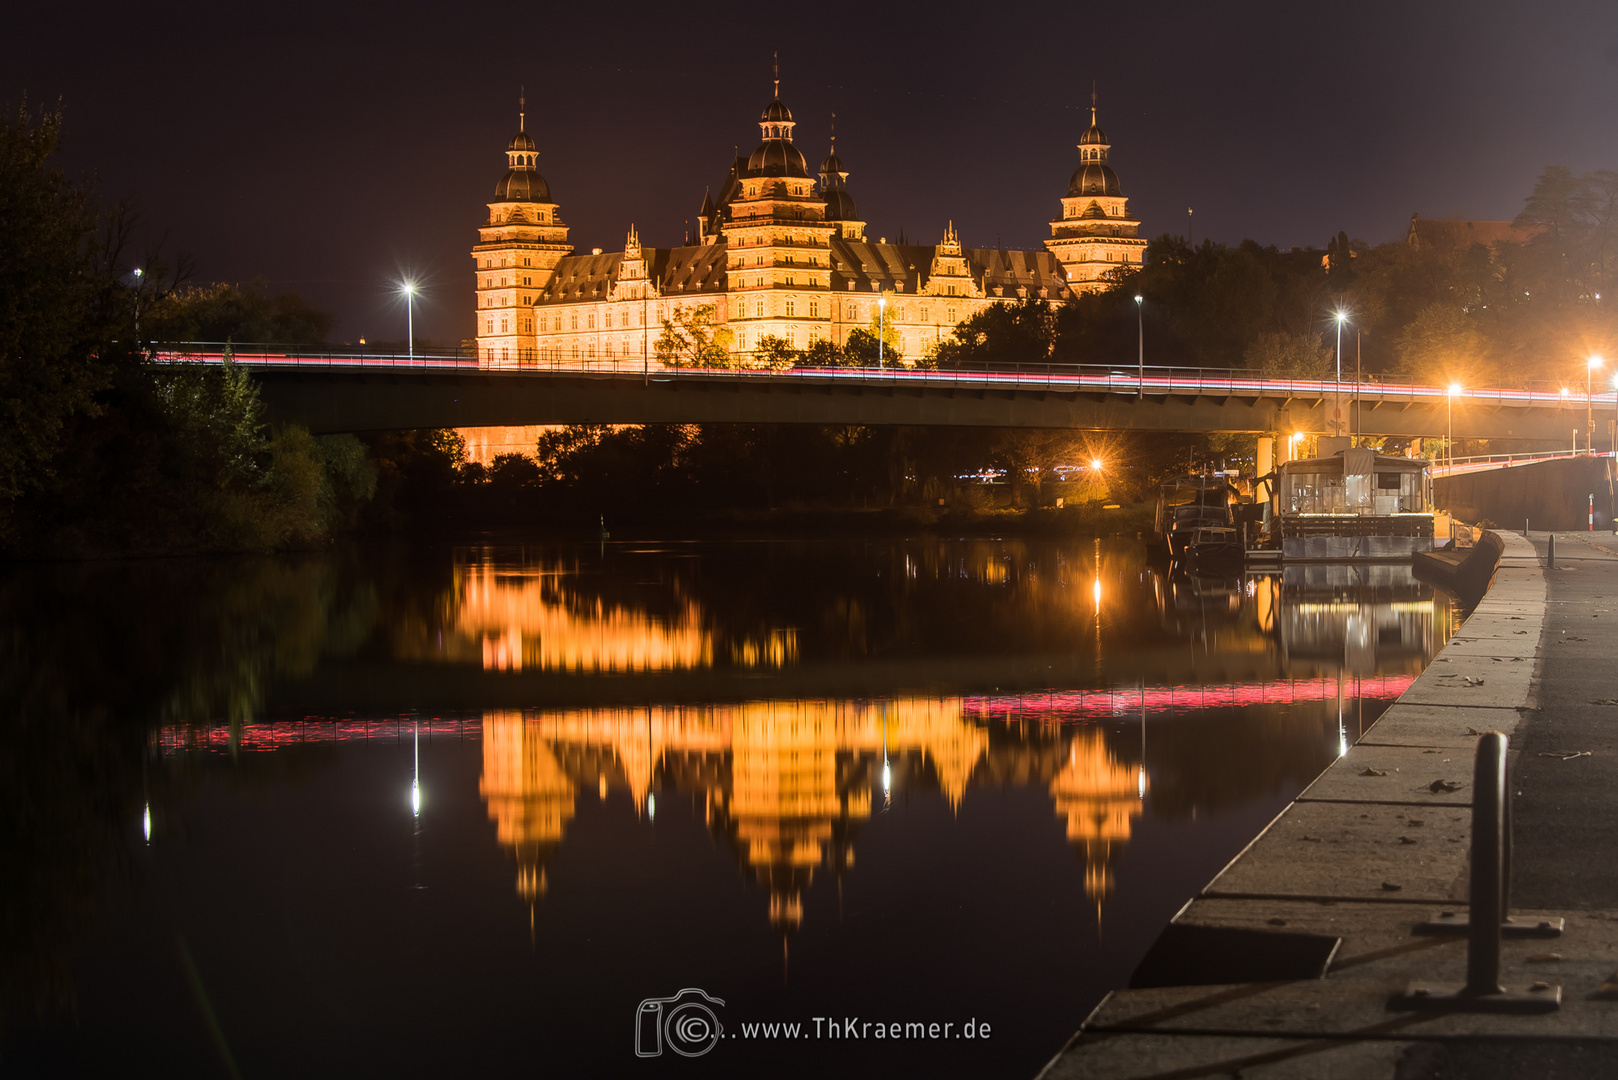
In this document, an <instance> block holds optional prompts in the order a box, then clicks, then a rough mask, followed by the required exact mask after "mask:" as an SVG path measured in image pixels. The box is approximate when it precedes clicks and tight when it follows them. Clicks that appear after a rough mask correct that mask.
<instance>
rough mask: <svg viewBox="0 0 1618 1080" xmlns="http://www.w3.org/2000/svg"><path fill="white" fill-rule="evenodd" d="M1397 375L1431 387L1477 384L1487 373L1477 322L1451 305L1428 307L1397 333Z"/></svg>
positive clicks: (1482, 339)
mask: <svg viewBox="0 0 1618 1080" xmlns="http://www.w3.org/2000/svg"><path fill="white" fill-rule="evenodd" d="M1394 347H1395V349H1396V350H1397V352H1398V355H1399V366H1398V373H1399V374H1400V375H1402V376H1404V377H1405V378H1407V379H1412V380H1415V381H1418V382H1424V383H1429V384H1432V385H1438V386H1442V385H1447V384H1449V383H1452V382H1461V383H1470V384H1472V385H1474V386H1475V385H1477V383H1478V382H1480V381H1482V379H1483V378H1484V377H1485V376H1486V375H1487V374H1489V372H1490V370H1491V369H1490V366H1489V364H1488V361H1487V359H1486V358H1485V342H1484V338H1483V335H1482V333H1480V332H1479V329H1478V325H1477V323H1476V322H1475V321H1474V320H1473V319H1472V318H1471V317H1469V316H1468V315H1467V314H1466V313H1465V312H1464V311H1462V310H1461V309H1460V308H1458V307H1456V306H1455V305H1453V304H1428V305H1427V306H1426V307H1424V308H1422V309H1421V311H1420V312H1418V313H1417V315H1416V318H1415V319H1414V320H1413V321H1412V322H1411V323H1410V324H1409V325H1408V326H1406V327H1405V328H1404V330H1403V331H1402V332H1401V333H1400V334H1399V337H1398V341H1397V342H1396V343H1395V346H1394Z"/></svg>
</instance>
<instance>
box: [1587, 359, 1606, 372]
mask: <svg viewBox="0 0 1618 1080" xmlns="http://www.w3.org/2000/svg"><path fill="white" fill-rule="evenodd" d="M1606 362H1607V361H1606V360H1604V359H1602V358H1601V356H1599V355H1597V356H1592V357H1590V370H1591V371H1594V370H1595V369H1596V368H1598V367H1600V366H1601V365H1602V364H1605V363H1606Z"/></svg>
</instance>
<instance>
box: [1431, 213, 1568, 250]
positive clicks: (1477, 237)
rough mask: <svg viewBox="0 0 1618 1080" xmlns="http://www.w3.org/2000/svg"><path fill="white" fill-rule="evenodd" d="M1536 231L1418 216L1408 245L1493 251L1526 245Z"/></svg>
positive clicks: (1502, 223) (1503, 223)
mask: <svg viewBox="0 0 1618 1080" xmlns="http://www.w3.org/2000/svg"><path fill="white" fill-rule="evenodd" d="M1538 231H1539V230H1538V229H1535V228H1522V227H1520V226H1518V225H1517V224H1515V223H1514V222H1510V221H1438V220H1428V219H1424V218H1422V217H1421V215H1419V214H1414V213H1413V214H1411V215H1410V229H1409V231H1408V232H1406V233H1405V243H1407V244H1409V245H1410V246H1411V247H1413V248H1416V249H1418V250H1421V249H1426V250H1430V251H1464V250H1466V249H1467V248H1469V247H1471V246H1472V245H1473V244H1482V245H1483V246H1484V247H1486V248H1490V249H1493V247H1494V245H1495V244H1498V243H1500V242H1502V241H1510V242H1512V243H1516V244H1524V243H1527V242H1528V241H1529V240H1531V239H1533V238H1534V235H1535V234H1536V233H1537V232H1538Z"/></svg>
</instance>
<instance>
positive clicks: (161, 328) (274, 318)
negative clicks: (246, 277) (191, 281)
mask: <svg viewBox="0 0 1618 1080" xmlns="http://www.w3.org/2000/svg"><path fill="white" fill-rule="evenodd" d="M142 322H143V323H144V324H145V327H146V330H145V333H146V336H147V337H148V339H149V340H152V341H164V342H170V341H173V342H179V341H207V342H225V341H231V342H237V343H241V342H267V343H277V344H290V345H313V344H320V343H322V342H324V341H325V340H326V335H327V334H329V333H331V329H332V327H333V326H334V325H336V318H335V317H334V316H333V315H332V314H331V313H330V312H326V311H321V310H319V309H317V308H315V307H313V306H311V305H310V304H309V303H308V302H307V301H305V300H304V299H303V298H302V297H300V296H299V295H298V294H297V293H291V292H288V293H280V294H278V295H274V296H272V295H270V293H269V292H268V290H267V289H266V288H265V286H264V284H263V283H262V282H254V283H252V284H251V285H247V286H245V287H244V286H241V285H229V284H222V283H221V284H214V285H207V286H202V287H195V288H189V289H181V290H178V291H176V292H174V293H173V294H172V295H170V296H168V297H165V298H164V299H163V300H162V301H160V302H159V303H157V304H155V305H154V306H153V307H152V308H151V309H150V310H149V311H148V313H147V314H146V315H144V316H143V317H142Z"/></svg>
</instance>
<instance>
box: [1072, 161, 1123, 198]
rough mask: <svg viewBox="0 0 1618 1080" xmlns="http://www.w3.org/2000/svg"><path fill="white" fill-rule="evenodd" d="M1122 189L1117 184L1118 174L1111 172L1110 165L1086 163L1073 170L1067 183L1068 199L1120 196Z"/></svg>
mask: <svg viewBox="0 0 1618 1080" xmlns="http://www.w3.org/2000/svg"><path fill="white" fill-rule="evenodd" d="M1123 193H1124V191H1123V188H1122V187H1121V186H1120V185H1119V183H1118V174H1117V173H1115V172H1113V171H1112V166H1111V165H1106V164H1102V163H1100V162H1094V161H1091V162H1086V163H1085V164H1083V165H1080V166H1079V167H1078V168H1077V169H1074V170H1073V177H1072V179H1070V180H1069V181H1068V182H1067V194H1068V197H1069V198H1078V197H1079V196H1081V195H1113V196H1122V195H1123Z"/></svg>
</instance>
